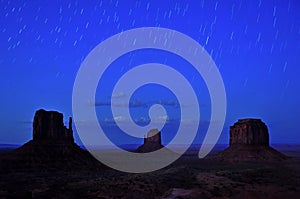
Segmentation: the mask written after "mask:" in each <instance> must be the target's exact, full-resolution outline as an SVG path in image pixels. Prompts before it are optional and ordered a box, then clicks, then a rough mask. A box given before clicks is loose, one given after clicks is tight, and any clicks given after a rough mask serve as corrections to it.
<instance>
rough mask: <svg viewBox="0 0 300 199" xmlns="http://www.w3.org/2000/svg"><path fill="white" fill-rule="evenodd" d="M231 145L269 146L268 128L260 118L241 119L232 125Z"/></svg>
mask: <svg viewBox="0 0 300 199" xmlns="http://www.w3.org/2000/svg"><path fill="white" fill-rule="evenodd" d="M229 144H230V146H232V145H260V146H269V132H268V128H267V126H266V125H265V123H263V122H262V121H261V120H260V119H240V120H238V122H236V123H234V125H233V126H231V127H230V142H229Z"/></svg>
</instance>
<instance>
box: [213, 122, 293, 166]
mask: <svg viewBox="0 0 300 199" xmlns="http://www.w3.org/2000/svg"><path fill="white" fill-rule="evenodd" d="M218 158H220V159H221V160H224V161H229V162H236V161H282V160H285V159H287V157H286V156H285V155H283V154H281V153H280V152H278V151H276V150H275V149H273V148H272V147H270V146H269V132H268V127H267V126H266V125H265V123H264V122H262V121H261V120H260V119H250V118H247V119H239V120H238V122H236V123H234V125H233V126H231V127H230V141H229V147H228V148H227V149H225V150H224V151H222V152H220V153H219V154H218Z"/></svg>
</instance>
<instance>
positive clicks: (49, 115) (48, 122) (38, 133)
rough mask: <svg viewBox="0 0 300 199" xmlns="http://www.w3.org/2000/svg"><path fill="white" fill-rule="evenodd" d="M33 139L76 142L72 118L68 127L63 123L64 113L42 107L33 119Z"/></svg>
mask: <svg viewBox="0 0 300 199" xmlns="http://www.w3.org/2000/svg"><path fill="white" fill-rule="evenodd" d="M33 140H34V141H39V140H48V141H51V140H54V141H66V142H74V139H73V130H72V118H71V117H70V118H69V128H66V127H65V126H64V124H63V114H61V113H59V112H56V111H45V110H42V109H41V110H38V111H36V113H35V116H34V121H33Z"/></svg>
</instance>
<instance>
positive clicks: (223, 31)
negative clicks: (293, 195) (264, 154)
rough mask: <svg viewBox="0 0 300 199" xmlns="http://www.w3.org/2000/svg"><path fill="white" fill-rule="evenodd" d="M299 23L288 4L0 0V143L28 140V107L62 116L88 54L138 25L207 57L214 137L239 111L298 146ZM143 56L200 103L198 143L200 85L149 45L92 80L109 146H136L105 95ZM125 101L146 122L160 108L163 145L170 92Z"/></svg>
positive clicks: (174, 110)
mask: <svg viewBox="0 0 300 199" xmlns="http://www.w3.org/2000/svg"><path fill="white" fill-rule="evenodd" d="M299 19H300V3H299V1H297V0H295V1H293V0H286V1H284V0H283V1H271V0H270V1H268V0H267V1H263V0H257V1H255V0H253V1H242V0H237V1H214V0H213V1H208V0H204V1H203V0H202V1H163V2H162V1H55V0H54V1H49V2H46V1H21V0H20V1H5V0H0V22H1V27H0V32H1V36H0V44H1V45H0V67H1V73H0V92H1V103H0V110H1V113H0V127H1V129H0V143H17V144H21V143H24V142H26V141H28V140H30V139H31V132H32V119H33V116H34V112H35V111H36V110H37V109H40V108H44V109H46V110H58V111H60V112H62V113H64V115H65V120H66V121H67V118H68V116H72V89H73V83H74V81H75V77H76V74H77V71H78V69H79V67H80V65H81V63H82V61H83V60H84V58H85V57H86V56H87V55H88V54H89V52H90V51H91V50H92V49H93V48H94V47H95V46H97V45H98V44H99V43H100V42H101V41H104V40H105V39H106V38H108V37H110V36H112V35H115V34H117V33H119V32H121V31H125V30H129V29H132V28H139V27H148V26H154V27H157V26H159V27H164V28H169V29H174V30H177V31H179V32H182V33H184V34H186V35H188V36H190V37H191V38H193V39H194V40H196V41H197V42H199V44H201V45H202V46H203V47H204V48H205V49H206V50H207V52H208V53H209V54H210V55H211V57H212V58H213V60H214V61H215V63H216V65H217V66H218V68H219V71H220V73H221V75H222V78H223V81H224V85H225V89H226V94H227V114H226V121H225V127H224V130H223V133H222V135H221V137H220V140H219V142H220V143H227V141H228V140H227V139H228V128H229V125H232V124H233V123H234V122H235V121H237V119H238V118H244V117H255V118H262V120H263V121H264V122H265V123H266V124H267V125H268V127H269V131H270V134H271V142H273V143H299V140H300V134H299V129H298V118H299V116H300V107H299V101H300V94H299V90H300V83H299V74H300V68H299V63H300V60H299V55H300V20H299ZM153 61H155V62H157V63H163V64H166V65H169V66H172V67H173V68H175V69H177V70H179V71H180V72H181V73H182V74H183V75H184V76H185V77H186V78H187V79H188V80H189V81H190V83H191V85H192V86H193V88H194V90H195V92H196V93H197V97H198V99H199V101H200V102H201V103H200V110H201V122H200V124H201V127H200V130H199V132H198V136H197V137H196V140H195V142H196V143H200V142H201V140H202V138H203V134H204V132H205V130H206V128H207V124H208V122H209V117H210V99H209V94H208V91H207V88H206V85H205V83H204V82H203V80H202V78H201V76H198V75H195V73H194V71H193V68H192V67H191V66H189V64H188V63H186V62H185V60H182V59H180V58H178V57H176V56H175V55H173V54H171V53H167V52H162V51H159V50H151V49H150V50H149V49H148V50H142V51H136V52H132V53H128V54H126V55H124V56H122V57H120V58H119V59H117V60H116V61H115V62H114V63H113V64H112V65H111V66H110V68H109V69H108V70H107V71H106V72H105V76H104V77H103V79H101V80H100V83H99V85H105V86H98V89H97V94H96V99H95V101H96V110H97V114H98V119H99V120H100V123H101V125H103V128H104V129H108V131H107V132H108V133H107V134H108V136H109V137H110V138H111V139H112V140H114V142H116V143H119V144H122V143H124V144H127V143H140V141H141V140H136V139H131V138H129V137H126V136H124V134H122V132H120V130H118V128H117V127H116V126H115V125H114V123H113V119H119V120H124V121H126V118H122V117H115V118H114V117H113V116H112V114H111V110H110V105H111V104H109V100H110V97H111V96H112V95H113V94H112V88H113V85H114V83H115V82H116V81H117V80H118V78H119V77H120V76H121V75H122V73H124V72H126V71H128V70H129V69H131V68H133V67H134V66H136V65H138V64H143V63H147V62H153ZM179 66H180V67H179ZM181 66H184V67H181ZM166 78H167V77H166ZM114 97H120V98H122V95H120V96H114ZM131 99H132V101H131V105H132V106H131V109H130V110H131V115H132V118H133V119H134V120H135V121H136V122H137V123H138V124H141V125H145V124H146V123H147V122H148V108H149V106H150V105H151V104H154V103H157V102H159V103H161V104H162V105H164V107H165V108H166V110H167V113H168V119H169V122H168V123H167V125H166V126H165V128H164V129H163V131H164V132H168V133H165V134H167V135H166V136H165V138H164V141H165V142H168V141H170V140H171V139H172V136H174V134H173V132H174V131H175V130H176V128H177V127H178V118H179V117H180V116H179V115H180V112H179V109H178V101H177V99H176V98H175V97H174V95H173V94H172V93H170V91H169V90H168V89H167V88H163V87H161V86H157V85H148V86H144V87H142V88H140V89H139V90H137V91H136V92H135V93H134V95H133V96H132V98H131ZM115 105H116V104H115ZM117 106H122V104H119V105H118V104H117ZM75 133H76V132H75ZM75 138H76V141H77V142H79V138H78V136H77V135H75Z"/></svg>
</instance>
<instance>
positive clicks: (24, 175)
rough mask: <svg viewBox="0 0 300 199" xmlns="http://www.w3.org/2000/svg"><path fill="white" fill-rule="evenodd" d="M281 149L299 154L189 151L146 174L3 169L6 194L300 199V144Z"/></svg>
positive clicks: (0, 186)
mask: <svg viewBox="0 0 300 199" xmlns="http://www.w3.org/2000/svg"><path fill="white" fill-rule="evenodd" d="M279 150H280V149H279ZM281 152H283V153H285V154H287V155H289V156H292V157H294V158H293V159H292V160H288V161H284V162H278V163H253V162H252V163H251V162H248V163H245V162H244V163H225V162H219V161H217V160H214V159H211V158H207V159H201V160H200V159H198V158H197V151H189V152H188V153H187V154H186V155H184V156H183V157H182V158H181V159H179V160H178V161H176V162H174V163H173V164H172V165H170V166H168V167H167V168H164V169H161V170H159V171H155V172H151V173H146V174H129V173H123V172H119V171H115V170H112V169H102V170H98V171H96V170H95V171H94V170H90V169H89V170H77V171H70V170H69V171H48V172H45V171H44V172H39V171H30V170H26V168H24V170H23V171H22V170H19V171H16V172H1V171H0V198H272V199H276V198H300V150H299V147H298V148H297V147H296V148H293V147H285V148H283V149H281ZM0 156H1V154H0ZM0 164H1V163H0ZM21 166H22V165H20V167H21Z"/></svg>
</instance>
